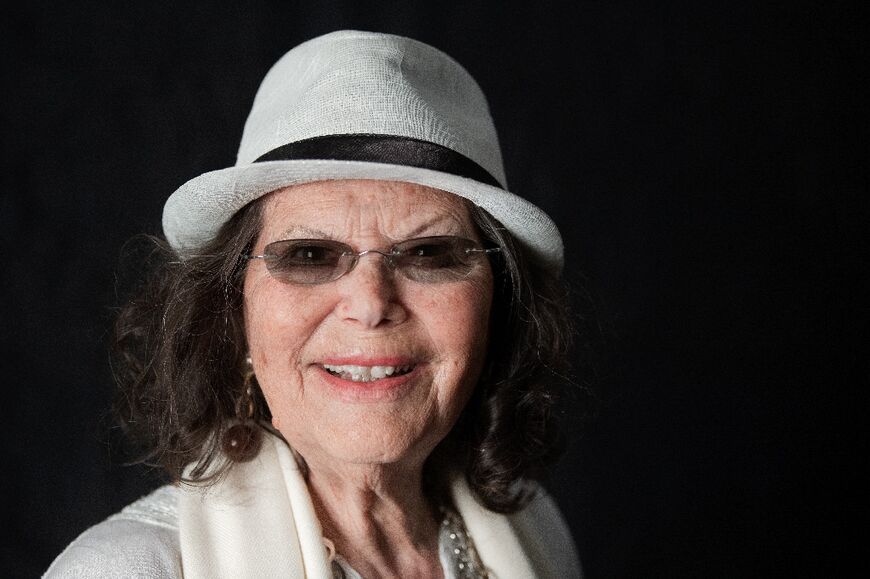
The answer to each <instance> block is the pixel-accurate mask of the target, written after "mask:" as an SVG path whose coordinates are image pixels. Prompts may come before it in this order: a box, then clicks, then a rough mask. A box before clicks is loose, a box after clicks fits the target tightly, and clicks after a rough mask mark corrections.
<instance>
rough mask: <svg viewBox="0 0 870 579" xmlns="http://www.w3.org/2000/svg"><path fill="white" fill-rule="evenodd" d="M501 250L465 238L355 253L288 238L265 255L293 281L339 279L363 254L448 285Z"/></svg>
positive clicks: (410, 275) (277, 274)
mask: <svg viewBox="0 0 870 579" xmlns="http://www.w3.org/2000/svg"><path fill="white" fill-rule="evenodd" d="M498 251H501V248H500V247H492V248H483V247H482V246H481V245H480V244H479V243H476V242H474V241H471V240H470V239H464V238H462V237H454V236H441V237H419V238H417V239H408V240H407V241H402V242H401V243H397V244H395V245H393V246H392V247H390V248H389V249H387V250H380V249H367V250H365V251H355V250H354V249H353V248H352V247H350V246H349V245H347V244H344V243H341V242H338V241H333V240H331V239H285V240H282V241H273V242H272V243H270V244H268V245H267V246H266V247H265V248H264V250H263V254H262V255H248V256H246V257H247V258H248V259H262V260H263V261H265V262H266V267H267V268H268V270H269V273H270V274H271V275H272V277H274V278H275V279H277V280H279V281H281V282H284V283H291V284H301V285H314V284H320V283H327V282H331V281H335V280H337V279H338V278H340V277H341V276H343V275H344V274H346V273H348V272H350V271H351V270H352V269H353V268H354V267H355V266H356V264H357V262H358V261H359V258H360V257H362V256H364V255H367V254H369V253H379V254H381V255H382V256H384V263H385V264H386V265H387V266H388V267H390V268H391V269H394V270H398V271H399V272H400V273H401V274H402V275H403V276H405V277H406V278H407V279H409V280H412V281H416V282H420V283H445V282H451V281H457V280H460V279H463V278H465V277H466V276H468V274H469V273H471V271H472V270H473V269H474V265H475V263H476V262H477V261H478V260H479V259H480V258H481V257H483V256H485V255H487V254H490V253H495V252H498Z"/></svg>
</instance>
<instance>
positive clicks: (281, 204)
mask: <svg viewBox="0 0 870 579" xmlns="http://www.w3.org/2000/svg"><path fill="white" fill-rule="evenodd" d="M468 203H469V202H468V201H467V200H465V199H463V198H461V197H459V196H456V195H453V194H451V193H447V192H446V191H441V190H438V189H433V188H431V187H426V186H423V185H417V184H414V183H403V182H394V181H372V180H355V181H319V182H315V183H305V184H302V185H294V186H291V187H287V188H285V189H281V190H279V191H276V192H274V193H272V194H270V195H269V197H267V198H266V199H265V206H264V210H263V233H264V234H265V235H267V236H269V237H273V236H278V237H284V238H286V237H337V238H342V237H345V236H354V235H357V234H360V235H366V234H371V233H374V230H377V232H378V233H381V234H383V235H386V236H388V237H391V238H396V239H399V238H407V237H413V236H417V235H421V234H422V235H446V234H465V235H467V234H469V233H470V232H471V231H472V230H473V225H472V223H471V218H470V216H469V211H468V207H467V204H468ZM428 230H437V233H431V232H428Z"/></svg>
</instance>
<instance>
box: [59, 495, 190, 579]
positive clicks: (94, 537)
mask: <svg viewBox="0 0 870 579" xmlns="http://www.w3.org/2000/svg"><path fill="white" fill-rule="evenodd" d="M178 492H179V491H178V489H177V488H175V487H172V486H164V487H160V488H159V489H157V490H156V491H154V492H152V493H151V494H149V495H147V496H145V497H143V498H141V499H139V500H138V501H136V502H134V503H132V504H130V505H129V506H127V507H125V508H124V509H123V510H122V511H120V512H119V513H116V514H114V515H112V516H111V517H109V518H108V519H106V520H105V521H103V522H101V523H99V524H97V525H94V526H93V527H91V528H90V529H88V530H87V531H85V532H84V533H82V534H81V535H79V536H78V538H76V539H75V540H74V541H73V542H72V543H70V544H69V546H68V547H67V548H66V549H64V551H63V552H62V553H61V554H60V555H59V556H58V557H57V559H55V560H54V562H53V563H52V564H51V566H50V567H49V568H48V570H47V571H46V572H45V575H43V579H60V578H63V579H102V578H108V577H129V576H135V577H154V578H159V579H175V578H180V577H181V558H180V555H179V553H180V551H179V543H178V506H177V504H178Z"/></svg>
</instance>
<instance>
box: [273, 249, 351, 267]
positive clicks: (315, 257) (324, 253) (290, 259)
mask: <svg viewBox="0 0 870 579" xmlns="http://www.w3.org/2000/svg"><path fill="white" fill-rule="evenodd" d="M337 259H338V254H337V253H336V251H335V250H333V249H332V248H329V247H323V246H319V245H299V246H295V247H290V248H288V249H287V251H285V252H284V254H283V255H282V256H281V262H283V263H285V264H323V263H334V262H335V261H336V260H337Z"/></svg>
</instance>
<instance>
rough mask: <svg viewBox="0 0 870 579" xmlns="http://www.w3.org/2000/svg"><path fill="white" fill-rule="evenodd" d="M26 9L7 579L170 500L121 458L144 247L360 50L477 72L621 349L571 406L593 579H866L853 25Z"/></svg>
mask: <svg viewBox="0 0 870 579" xmlns="http://www.w3.org/2000/svg"><path fill="white" fill-rule="evenodd" d="M22 4H23V3H22ZM856 5H857V3H856ZM27 6H28V7H27V8H24V7H22V6H19V7H17V8H15V9H12V11H11V12H10V11H8V9H7V11H5V12H4V14H3V18H2V24H0V47H2V81H3V86H4V87H5V89H3V93H2V94H3V105H2V127H0V130H2V143H3V150H2V158H3V171H2V188H0V195H2V197H0V239H2V267H0V281H2V284H0V292H2V293H0V298H2V330H0V336H2V363H3V367H2V373H0V380H2V386H3V390H2V405H0V412H2V420H0V424H2V431H0V432H2V435H3V438H2V440H3V441H4V443H5V444H4V458H3V460H2V470H3V474H2V479H0V480H2V485H3V486H2V493H3V494H2V498H3V516H2V521H3V523H2V533H3V534H4V535H5V537H4V538H3V540H2V567H3V569H5V570H6V571H5V572H0V573H3V574H4V575H5V576H10V577H33V576H37V575H38V574H39V573H41V572H42V571H43V570H44V569H45V568H46V567H47V565H48V564H49V562H50V561H51V560H52V558H53V557H54V556H55V555H56V554H57V553H58V552H59V551H60V550H61V549H62V547H63V546H64V545H65V544H67V543H68V542H69V541H70V540H72V539H73V538H74V537H75V536H76V535H77V534H78V533H79V532H81V531H82V530H84V529H85V528H86V527H87V526H89V525H91V524H94V523H96V522H98V521H100V520H101V519H103V518H104V517H106V516H107V515H109V514H110V513H112V512H114V511H116V510H118V509H119V508H120V507H121V506H123V505H124V504H126V503H128V502H129V501H131V500H133V499H135V498H137V497H138V496H140V495H141V494H143V493H144V492H146V491H147V490H148V489H149V488H151V487H152V486H153V485H155V484H156V482H155V479H154V477H153V476H150V475H148V473H147V472H145V471H144V470H143V469H140V468H135V467H123V466H121V464H120V463H121V457H120V456H119V455H118V454H117V452H113V451H111V446H110V445H109V443H108V441H109V440H110V439H111V438H112V437H111V433H110V426H111V422H110V421H109V420H108V419H107V418H106V414H107V411H108V407H109V401H110V398H111V393H112V388H113V386H112V381H111V377H110V373H109V368H108V359H107V353H106V352H107V347H106V343H107V330H108V327H109V326H110V324H111V317H112V309H111V308H112V307H113V306H115V305H117V299H116V289H115V286H116V282H115V279H116V276H117V275H118V269H119V268H118V263H119V261H118V260H119V255H120V251H121V247H122V245H123V243H124V241H125V240H126V239H128V238H129V237H130V236H132V235H133V234H136V233H139V232H152V233H154V232H158V231H159V222H160V221H159V220H160V214H161V209H162V204H163V202H164V200H165V198H166V197H167V196H168V195H169V193H171V192H172V191H173V190H174V189H175V188H176V187H177V186H179V185H180V184H182V183H183V182H184V181H186V180H187V179H189V178H192V177H194V176H196V175H198V174H200V173H202V172H204V171H207V170H212V169H217V168H221V167H225V166H228V165H231V164H233V162H234V160H235V151H236V147H237V144H238V140H239V138H240V136H241V129H242V125H243V123H244V120H245V117H246V115H247V112H248V109H249V107H250V104H251V102H252V100H253V96H254V93H255V91H256V88H257V86H258V84H259V82H260V80H261V78H262V76H263V74H264V73H265V72H266V70H267V69H268V68H269V67H270V66H271V65H272V64H273V63H274V61H275V60H277V58H278V57H279V56H280V55H281V54H283V53H284V52H285V51H286V50H288V49H289V48H291V47H292V46H294V45H296V44H297V43H299V42H301V41H303V40H306V39H308V38H311V37H313V36H315V35H318V34H322V33H325V32H329V31H332V30H336V29H341V28H356V29H363V30H377V31H383V32H393V33H398V34H403V35H407V36H411V37H414V38H417V39H419V40H422V41H424V42H428V43H430V44H433V45H435V46H437V47H439V48H441V49H443V50H445V51H446V52H448V53H449V54H451V55H452V56H454V57H455V58H456V59H457V60H459V61H460V62H461V63H463V65H465V66H466V68H468V69H469V70H470V72H471V73H472V74H473V75H474V76H475V77H476V78H477V79H478V81H479V83H480V84H481V85H482V87H483V88H484V91H485V92H486V93H487V94H488V96H489V99H490V103H491V108H492V112H493V116H494V117H495V120H496V124H497V126H498V128H499V131H500V137H501V142H502V147H503V151H504V157H505V163H506V166H507V171H508V179H509V181H510V184H511V188H512V189H513V190H514V191H517V192H519V193H521V194H524V195H526V196H528V197H530V198H532V199H533V200H534V201H535V202H536V203H538V204H539V205H540V206H541V207H543V208H544V209H545V210H547V211H548V212H549V213H550V214H551V215H552V216H553V217H554V218H555V220H556V221H557V223H558V224H559V226H560V227H561V229H562V232H563V235H564V238H565V243H566V248H567V252H568V263H569V265H568V272H567V274H568V278H569V280H570V281H571V283H572V284H573V285H574V287H575V288H578V290H577V293H578V294H581V293H582V292H581V291H580V289H579V288H581V287H586V288H588V290H589V292H590V293H591V295H592V296H593V298H594V305H593V306H591V307H585V306H580V307H578V310H579V311H583V312H586V313H587V314H591V313H593V311H594V313H595V317H594V318H590V320H592V322H591V323H590V324H589V326H590V327H595V326H596V325H600V326H601V327H602V328H603V331H602V332H601V333H600V334H596V335H593V338H594V343H595V344H596V348H595V351H596V358H595V360H596V368H597V370H596V372H597V378H596V380H595V383H594V388H595V390H596V392H597V394H598V397H599V398H600V404H599V406H598V410H597V412H596V416H595V419H594V420H593V421H591V422H590V421H587V422H585V423H584V422H583V421H581V420H579V418H578V416H579V412H580V411H579V409H578V408H577V406H578V405H576V404H575V405H573V406H566V407H565V412H564V415H563V418H565V421H566V423H567V425H568V427H569V430H571V432H572V444H571V446H570V448H569V451H568V454H567V455H566V456H565V459H564V461H563V462H562V463H561V464H560V466H559V467H558V468H557V469H556V471H555V473H554V477H553V480H552V482H551V483H550V485H549V486H550V488H551V490H552V492H553V493H554V494H555V495H556V497H557V498H558V500H559V503H560V505H561V507H562V509H563V511H564V513H565V515H566V517H567V519H568V521H569V523H570V525H571V528H572V530H573V532H574V535H575V538H576V541H577V544H578V547H579V550H580V554H581V558H582V560H583V564H584V567H585V569H586V572H587V574H588V576H589V577H591V578H601V577H747V576H779V575H784V574H786V573H787V572H788V573H790V574H792V575H794V576H810V575H822V576H831V575H836V574H838V573H839V572H841V571H842V570H843V569H844V568H845V565H846V563H847V562H848V561H850V560H852V561H854V560H855V559H856V558H860V560H861V561H863V562H862V566H864V567H866V553H865V550H866V549H865V546H864V543H866V536H865V535H866V531H864V532H862V531H861V530H858V531H857V532H856V531H854V530H853V529H854V526H855V525H856V524H858V523H860V524H861V525H862V526H865V523H866V517H865V516H864V514H863V509H865V508H866V506H867V500H866V498H864V496H863V492H861V491H862V490H863V489H861V488H860V487H861V485H859V483H861V482H862V481H861V480H859V476H858V474H857V473H859V472H860V471H861V469H862V468H865V467H866V466H867V465H866V463H867V444H866V436H865V434H864V429H863V424H862V422H863V416H864V414H865V413H866V410H867V405H866V395H865V390H866V388H867V386H868V359H870V358H868V349H867V347H866V345H865V342H866V341H867V338H868V336H867V333H868V332H867V328H868V326H867V320H868V315H867V313H868V311H867V310H868V306H867V296H868V292H867V290H868V287H867V280H866V278H865V277H863V276H864V275H866V269H867V268H866V265H867V252H866V249H867V233H866V226H867V223H868V217H870V215H868V211H867V203H866V198H867V194H868V164H867V160H868V149H870V147H868V139H867V137H868V135H867V130H868V121H867V117H866V115H865V114H864V108H865V106H866V101H867V94H866V92H865V91H864V90H863V89H862V88H860V87H861V86H862V81H866V80H867V76H868V74H867V71H868V70H870V67H868V58H867V56H868V51H867V44H866V41H865V40H864V38H865V37H866V35H867V31H868V25H867V24H868V22H867V19H866V15H865V14H863V13H859V11H858V9H856V8H855V7H854V6H851V5H849V4H845V3H830V2H818V3H816V4H807V3H797V2H775V3H765V2H742V1H731V2H724V1H722V2H715V3H710V2H706V3H705V2H688V1H687V2H669V1H666V0H663V1H660V2H648V3H642V2H632V1H621V0H614V1H609V2H575V3H572V4H570V5H568V4H566V5H565V6H557V5H548V4H546V3H543V2H532V3H524V4H517V5H514V4H509V3H506V2H488V3H448V2H444V3H436V2H429V3H418V2H410V1H405V2H396V3H392V2H363V1H346V2H308V3H295V2H267V1H265V0H250V1H246V2H238V3H236V5H235V6H234V7H229V6H227V5H226V4H220V5H218V4H212V5H207V4H205V3H201V4H190V3H185V2H157V1H153V2H104V3H101V4H94V5H90V6H89V5H86V4H83V3H74V4H73V3H63V2H57V3H42V5H40V3H27ZM568 6H570V7H568ZM577 380H578V381H579V382H581V383H585V382H584V381H585V380H586V379H585V378H584V374H582V373H581V372H580V371H579V370H578V372H577ZM862 537H864V538H863V539H862Z"/></svg>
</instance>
